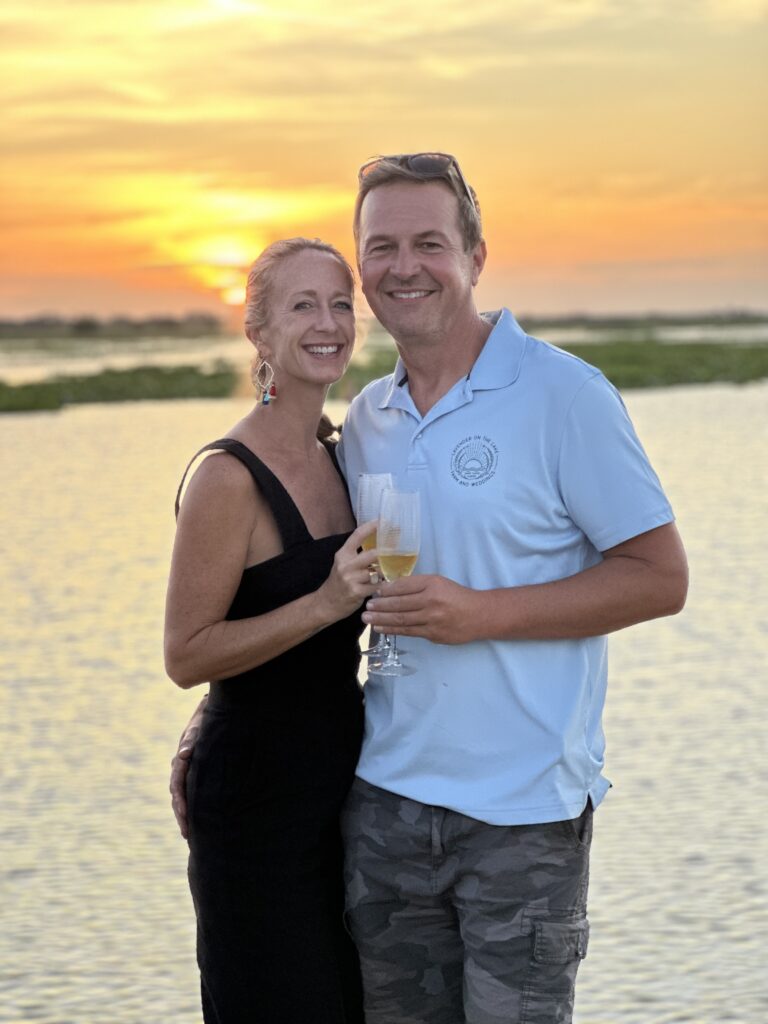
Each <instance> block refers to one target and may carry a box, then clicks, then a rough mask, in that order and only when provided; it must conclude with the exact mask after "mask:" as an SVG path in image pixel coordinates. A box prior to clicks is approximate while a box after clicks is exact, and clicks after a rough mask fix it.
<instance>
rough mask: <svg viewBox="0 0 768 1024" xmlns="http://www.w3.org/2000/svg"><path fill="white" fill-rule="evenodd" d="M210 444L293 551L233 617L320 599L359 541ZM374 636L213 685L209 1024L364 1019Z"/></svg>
mask: <svg viewBox="0 0 768 1024" xmlns="http://www.w3.org/2000/svg"><path fill="white" fill-rule="evenodd" d="M326 447H327V448H328V450H329V454H330V455H331V457H332V458H333V460H334V464H336V462H335V456H334V455H333V450H332V447H331V446H330V445H326ZM207 449H223V450H225V451H227V452H229V453H230V454H232V455H234V456H236V457H237V458H238V459H240V460H241V462H243V463H244V465H245V466H246V467H247V468H248V470H249V471H250V472H251V474H252V476H253V478H254V481H255V483H256V486H257V487H258V488H259V490H260V492H261V494H262V495H263V497H264V498H265V499H266V501H267V503H268V504H269V507H270V509H271V510H272V514H273V515H274V518H275V522H276V523H277V526H278V528H279V530H280V535H281V538H282V542H283V553H282V554H280V555H277V556H275V557H274V558H270V559H268V560H267V561H266V562H261V563H259V564H258V565H254V566H251V567H249V568H247V569H245V571H244V572H243V576H242V580H241V582H240V586H239V588H238V590H237V593H236V594H235V597H234V600H233V602H232V607H231V608H230V610H229V613H228V615H227V618H228V619H242V618H250V617H251V616H254V615H260V614H262V613H264V612H267V611H270V610H272V609H273V608H277V607H279V606H280V605H283V604H286V603H287V602H289V601H292V600H294V599H296V598H298V597H300V596H302V595H303V594H307V593H309V592H310V591H312V590H315V589H316V588H317V587H318V586H319V585H320V584H321V583H322V582H323V580H325V579H326V577H327V576H328V573H329V572H330V569H331V565H332V562H333V556H334V554H335V552H336V551H337V549H338V548H339V547H341V545H342V544H343V543H344V541H345V540H346V538H347V536H348V534H340V535H335V536H331V537H324V538H320V539H318V540H314V539H313V538H312V537H311V536H310V534H309V531H308V530H307V527H306V525H305V523H304V520H303V519H302V517H301V515H300V513H299V511H298V509H297V508H296V505H295V504H294V502H293V500H292V499H291V497H290V495H289V494H288V492H287V491H286V490H285V488H284V487H283V485H282V484H281V483H280V481H279V480H278V479H277V477H275V476H274V474H273V473H272V472H271V471H270V470H269V469H268V468H267V467H266V466H265V465H264V463H262V462H261V461H260V460H259V459H258V458H257V457H256V456H255V455H254V454H253V452H251V451H250V449H248V448H246V447H245V446H244V445H242V444H241V443H240V442H238V441H235V440H233V439H231V438H225V439H223V440H221V441H216V442H214V443H213V444H211V445H207V446H206V448H204V449H202V450H203V451H205V450H207ZM198 454H199V453H198ZM336 468H337V469H338V466H337V467H336ZM362 628H363V627H362V623H361V621H360V615H359V613H356V614H355V615H352V616H350V617H349V618H347V619H344V620H342V621H340V622H337V623H334V624H333V625H332V626H329V627H328V628H327V629H324V630H322V631H321V632H319V633H317V634H316V635H315V636H313V637H311V638H310V639H309V640H307V641H305V642H304V643H301V644H299V645H297V646H296V647H293V648H291V649H290V650H288V651H286V652H285V653H284V654H282V655H280V656H279V657H277V658H274V659H273V660H272V661H269V662H267V663H265V664H263V665H260V666H259V667H258V668H255V669H253V670H252V671H249V672H243V673H242V674H241V675H238V676H235V677H232V678H229V679H223V680H221V681H218V682H213V683H212V684H211V688H210V698H209V701H208V705H207V707H206V710H205V714H204V718H203V724H202V728H201V732H200V737H199V739H198V742H197V744H196V745H195V748H194V752H193V755H192V760H191V765H190V770H189V776H188V783H187V797H188V814H189V849H190V855H189V884H190V889H191V891H192V898H193V901H194V904H195V912H196V915H197V956H198V964H199V966H200V974H201V988H202V1001H203V1015H204V1019H205V1024H261V1022H263V1024H362V1022H363V1009H362V991H361V985H360V976H359V967H358V963H357V954H356V951H355V949H354V946H353V945H352V942H351V939H350V938H349V936H348V934H347V932H346V930H345V928H344V921H343V907H344V894H343V883H342V847H341V837H340V833H339V824H338V818H339V812H340V810H341V805H342V802H343V801H344V798H345V796H346V793H347V790H348V789H349V786H350V784H351V782H352V778H353V775H354V771H355V766H356V764H357V758H358V754H359V752H360V743H361V740H362V731H363V703H362V694H361V690H360V686H359V684H358V680H357V669H358V663H359V653H358V644H357V640H358V637H359V635H360V633H361V632H362Z"/></svg>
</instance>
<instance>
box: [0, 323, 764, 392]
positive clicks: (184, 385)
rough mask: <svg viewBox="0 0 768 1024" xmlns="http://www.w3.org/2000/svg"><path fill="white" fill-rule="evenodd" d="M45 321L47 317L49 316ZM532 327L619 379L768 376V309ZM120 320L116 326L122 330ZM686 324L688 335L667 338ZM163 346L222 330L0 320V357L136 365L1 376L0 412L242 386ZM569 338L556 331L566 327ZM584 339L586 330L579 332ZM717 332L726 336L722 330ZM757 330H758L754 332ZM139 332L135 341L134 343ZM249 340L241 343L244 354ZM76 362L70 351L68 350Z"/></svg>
mask: <svg viewBox="0 0 768 1024" xmlns="http://www.w3.org/2000/svg"><path fill="white" fill-rule="evenodd" d="M46 323H47V326H46ZM524 326H525V328H526V330H528V331H529V332H530V333H531V334H533V335H535V336H537V337H540V338H544V339H546V338H547V336H548V333H549V332H550V331H551V332H552V333H553V334H555V335H556V336H557V332H559V334H560V336H561V340H560V341H559V345H560V347H561V348H564V349H566V350H567V351H569V352H571V353H573V355H575V356H578V357H579V358H581V359H584V360H586V361H587V362H588V363H591V364H592V365H594V366H597V367H599V368H600V369H601V370H602V371H603V372H604V373H605V375H606V376H607V377H608V379H609V380H611V381H612V382H613V383H614V384H615V385H616V386H617V387H618V388H619V389H625V388H643V387H665V386H669V385H676V384H709V383H714V382H730V383H734V384H744V383H747V382H748V381H754V380H760V379H763V378H766V377H768V316H766V315H758V314H748V313H746V314H738V313H736V314H727V315H726V314H723V315H722V316H710V317H697V318H685V317H645V318H632V317H613V318H609V317H568V318H556V319H547V320H542V319H538V320H533V319H527V320H525V321H524ZM750 327H754V328H756V332H755V335H754V338H753V339H752V340H749V341H742V340H739V339H740V335H739V334H738V333H734V328H736V329H737V331H738V330H742V331H743V330H744V329H747V330H749V329H750ZM118 328H119V330H118ZM681 328H682V329H684V332H685V334H686V339H685V341H679V340H673V339H674V337H675V335H674V332H675V331H678V333H680V329H681ZM161 331H162V342H163V347H164V348H166V350H167V346H168V345H173V344H174V342H175V344H176V345H177V346H178V347H177V349H176V350H177V351H178V352H179V353H180V358H184V359H185V360H188V359H189V357H190V354H189V352H186V353H185V350H184V347H183V346H184V339H189V338H200V337H207V338H211V339H213V340H214V341H215V339H216V338H217V337H226V336H225V335H224V333H223V330H222V327H221V325H220V324H219V323H218V322H217V321H216V320H215V318H212V317H206V316H202V315H194V316H192V317H187V318H183V319H182V320H180V321H173V320H171V319H169V318H156V319H154V320H150V321H127V320H121V321H115V320H112V321H96V320H93V319H90V318H81V319H80V320H79V321H74V322H71V323H70V322H67V321H62V320H58V319H56V318H49V320H45V318H37V319H36V320H34V321H27V322H25V324H24V325H21V326H20V325H19V324H18V323H17V324H10V323H8V322H2V321H0V357H2V354H3V353H4V352H6V353H14V354H16V355H18V353H19V352H25V351H26V352H29V353H35V354H36V355H37V356H40V355H41V354H48V355H54V354H56V355H66V353H67V352H73V353H75V352H77V353H80V354H83V353H87V352H89V351H92V352H98V351H100V350H102V349H103V346H104V345H105V344H108V345H110V346H113V350H114V346H115V345H118V346H119V347H120V349H122V350H123V351H127V352H131V351H132V350H133V352H134V355H135V360H136V363H137V365H135V366H133V367H131V368H129V369H102V370H99V371H97V372H93V373H90V374H80V375H74V374H72V375H70V374H69V373H67V374H58V375H55V376H49V377H47V378H46V379H44V380H39V381H35V382H29V383H15V384H11V383H7V382H3V381H2V369H1V368H0V412H22V411H33V410H45V409H60V408H62V407H64V406H66V405H72V404H79V403H83V402H126V401H139V400H145V399H152V400H157V399H167V398H227V397H230V396H232V395H233V394H235V393H239V392H242V390H243V381H244V379H245V378H246V377H247V372H248V367H247V363H246V362H243V363H242V364H240V363H238V364H236V363H234V362H230V361H227V360H224V359H217V360H216V361H215V362H214V363H213V364H212V365H211V366H210V367H201V366H194V365H174V366H167V365H165V366H155V365H152V366H150V365H143V364H141V360H142V358H144V356H143V353H144V352H146V351H147V343H148V341H151V339H152V338H159V337H160V332H161ZM563 336H564V337H565V338H566V340H562V337H563ZM587 337H588V338H589V340H588V341H587V340H585V338H587ZM718 337H721V338H722V340H718ZM754 339H757V340H754ZM133 342H136V344H132V343H133ZM245 352H246V350H245V349H244V355H245ZM396 355H397V353H396V351H395V348H394V345H393V343H392V342H391V339H388V337H387V336H386V334H384V333H383V332H382V331H381V328H379V327H378V325H375V324H374V325H373V327H372V329H371V332H370V337H369V341H368V344H367V345H365V346H364V347H363V348H362V349H361V350H360V351H359V352H358V353H357V354H356V355H355V357H354V358H353V360H352V363H351V365H350V367H349V369H348V371H347V374H346V375H345V377H344V379H343V380H342V381H340V382H339V383H338V384H336V385H334V387H333V388H332V389H331V395H330V397H331V398H333V399H337V400H349V399H351V398H353V397H354V395H356V394H357V393H358V392H359V391H360V389H361V388H362V387H364V386H365V385H366V384H367V383H368V382H369V381H370V380H373V379H374V378H376V377H381V376H383V375H385V374H387V373H390V372H391V370H392V368H393V366H394V364H395V359H396ZM72 365H73V367H74V366H75V365H76V360H74V359H73V360H72Z"/></svg>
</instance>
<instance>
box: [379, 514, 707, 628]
mask: <svg viewBox="0 0 768 1024" xmlns="http://www.w3.org/2000/svg"><path fill="white" fill-rule="evenodd" d="M604 555H605V557H604V558H603V561H602V562H600V563H599V564H598V565H595V566H592V567H591V568H589V569H585V570H584V571H583V572H579V573H576V574H575V575H573V576H570V577H567V578H565V579H561V580H555V581H553V582H551V583H537V584H532V585H530V586H520V587H510V588H498V589H493V590H471V589H469V588H467V587H463V586H461V585H459V584H458V583H455V582H453V581H452V580H449V579H446V578H445V577H443V576H413V577H411V578H410V579H406V580H399V581H398V582H397V583H394V584H392V585H391V587H385V588H384V589H383V591H382V594H381V595H380V596H377V597H376V598H375V599H374V600H372V601H370V602H369V604H368V610H367V611H366V614H365V615H364V616H363V619H364V621H365V622H367V623H369V624H370V625H372V626H373V627H374V628H375V629H376V630H378V631H380V632H390V633H397V634H398V635H400V636H421V637H425V638H426V639H427V640H432V641H433V642H435V643H443V644H461V643H469V642H471V641H473V640H555V639H562V640H565V639H574V638H579V637H586V636H598V635H602V634H604V633H612V632H614V631H615V630H617V629H623V628H624V627H625V626H631V625H633V624H634V623H636V622H643V621H645V620H647V619H654V618H658V617H660V616H663V615H673V614H674V613H675V612H677V611H679V610H680V609H681V608H682V606H683V603H684V602H685V595H686V592H687V586H688V572H687V565H686V560H685V553H684V551H683V547H682V544H681V542H680V538H679V536H678V534H677V531H676V530H675V528H674V526H673V525H672V524H668V525H667V526H663V527H659V528H658V529H657V530H652V531H649V532H648V533H647V534H643V535H642V536H639V537H634V538H632V539H631V540H630V541H627V542H626V543H624V544H620V545H617V546H616V547H615V548H612V549H611V550H610V551H607V552H605V553H604Z"/></svg>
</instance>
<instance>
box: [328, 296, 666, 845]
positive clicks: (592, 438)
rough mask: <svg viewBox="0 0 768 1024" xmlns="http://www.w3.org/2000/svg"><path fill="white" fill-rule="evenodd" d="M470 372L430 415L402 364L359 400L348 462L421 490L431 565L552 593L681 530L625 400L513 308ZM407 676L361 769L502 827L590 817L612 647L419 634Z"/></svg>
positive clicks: (376, 681) (410, 640)
mask: <svg viewBox="0 0 768 1024" xmlns="http://www.w3.org/2000/svg"><path fill="white" fill-rule="evenodd" d="M490 319H491V321H492V322H493V324H494V326H493V330H492V331H491V334H490V335H489V337H488V339H487V341H486V343H485V346H484V348H483V349H482V351H481V353H480V355H479V356H478V358H477V361H476V362H475V365H474V366H473V368H472V370H471V372H470V373H469V375H468V376H467V377H466V378H462V379H461V380H459V381H457V382H456V384H455V385H454V387H453V388H451V390H450V391H448V393H447V394H445V395H444V396H443V397H442V398H441V399H440V400H439V401H438V402H437V403H436V404H435V406H433V408H431V409H430V410H429V411H428V412H427V413H426V414H425V415H424V416H421V414H420V413H419V411H418V410H417V409H416V407H415V405H414V404H413V401H412V400H411V396H410V393H409V390H408V383H407V374H406V371H405V368H404V366H403V364H402V363H401V362H400V361H398V364H397V366H396V368H395V372H394V373H393V374H392V375H391V376H389V377H386V378H383V379H381V380H377V381H374V382H373V383H371V384H369V385H368V386H367V387H366V388H365V389H364V390H363V391H362V392H361V394H360V395H358V396H357V398H355V400H354V401H353V402H352V405H351V406H350V409H349V412H348V415H347V419H346V422H345V425H344V431H343V437H342V443H341V445H340V450H339V455H340V460H341V463H342V466H343V467H344V469H345V473H346V477H347V480H348V483H349V486H350V491H351V494H352V500H353V502H354V499H355V492H356V481H357V478H358V475H359V474H360V473H384V472H389V473H392V474H393V475H394V478H395V481H396V486H397V487H399V488H402V489H405V490H417V491H419V492H420V494H421V505H422V545H421V550H420V552H419V559H418V562H417V565H416V569H415V572H416V573H435V574H438V575H441V576H446V577H448V578H449V579H451V580H455V581H456V582H457V583H460V584H462V585H464V586H467V587H472V588H474V589H477V590H486V589H491V588H498V587H518V586H524V585H526V584H533V583H546V582H549V581H552V580H558V579H562V578H564V577H567V576H572V575H574V574H575V573H577V572H580V571H581V570H583V569H586V568H588V567H589V566H592V565H595V564H597V563H598V562H599V561H600V560H601V558H602V556H601V554H600V552H601V551H604V550H606V549H607V548H611V547H613V546H615V545H616V544H620V543H622V542H623V541H626V540H629V539H630V538H631V537H635V536H637V535H638V534H641V533H645V532H646V531H648V530H652V529H654V528H655V527H658V526H662V525H663V524H665V523H668V522H671V521H672V519H673V514H672V510H671V508H670V505H669V502H668V501H667V499H666V497H665V496H664V493H663V491H662V489H661V485H660V484H659V481H658V478H657V477H656V474H655V473H654V471H653V469H652V468H651V466H650V463H649V462H648V459H647V457H646V455H645V452H644V451H643V448H642V446H641V444H640V442H639V440H638V438H637V435H636V434H635V431H634V429H633V427H632V424H631V422H630V420H629V417H628V415H627V412H626V409H625V408H624V404H623V402H622V400H621V397H620V396H619V394H618V392H617V391H616V389H615V388H613V386H612V385H611V384H609V383H608V381H607V380H606V379H605V377H604V376H603V375H602V374H601V373H600V371H599V370H597V369H596V368H595V367H593V366H590V365H589V364H587V363H585V362H583V361H582V360H580V359H577V358H576V357H574V356H572V355H570V354H568V353H566V352H563V351H562V350H560V349H558V348H555V347H554V346H552V345H548V344H546V343H545V342H541V341H538V340H537V339H535V338H532V337H530V336H528V335H526V334H525V333H524V332H523V331H522V329H521V328H520V327H519V325H518V324H517V322H516V321H515V319H514V317H513V316H512V314H511V313H510V312H509V311H508V310H503V311H502V312H501V313H500V314H499V313H497V314H493V315H491V316H490ZM401 646H402V647H403V649H404V651H406V652H407V654H404V660H405V661H406V662H407V663H408V664H409V665H410V666H411V667H412V668H414V669H415V673H414V674H412V675H406V676H401V677H391V676H389V677H385V676H377V675H376V674H375V672H374V671H371V672H370V674H369V678H368V681H367V683H366V686H365V705H366V728H365V739H364V742H363V750H362V755H361V758H360V763H359V766H358V774H359V775H360V776H361V777H362V778H364V779H365V780H366V781H368V782H370V783H372V784H373V785H375V786H379V787H381V788H382V789H386V790H389V791H391V792H393V793H398V794H400V795H402V796H406V797H409V798H411V799H414V800H419V801H421V802H423V803H427V804H434V805H439V806H443V807H448V808H451V809H452V810H456V811H459V812H461V813H462V814H466V815H468V816H469V817H472V818H476V819H478V820H480V821H486V822H489V823H491V824H498V825H512V824H525V823H533V822H545V821H557V820H561V819H565V818H573V817H576V816H577V815H578V814H580V813H581V811H582V810H583V808H584V805H585V803H586V800H587V797H588V796H589V797H591V798H592V802H593V804H594V805H595V806H597V804H599V803H600V801H601V800H602V798H603V797H604V795H605V793H606V790H607V789H608V786H609V783H608V781H607V780H606V779H605V778H604V777H603V775H602V768H603V758H604V747H605V744H604V738H603V731H602V726H601V715H602V709H603V704H604V700H605V689H606V639H605V637H589V638H586V639H577V640H571V639H569V640H492V641H485V640H484V641H475V642H472V643H467V644H461V645H444V644H434V643H431V642H430V641H428V640H423V639H420V638H414V637H406V638H404V639H403V640H402V644H401Z"/></svg>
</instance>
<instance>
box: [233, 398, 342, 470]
mask: <svg viewBox="0 0 768 1024" xmlns="http://www.w3.org/2000/svg"><path fill="white" fill-rule="evenodd" d="M327 390H328V389H327V388H325V387H323V388H321V389H319V390H318V389H316V388H313V389H312V390H311V391H309V390H305V389H297V388H294V387H292V388H290V389H289V392H288V393H283V394H281V392H280V388H279V386H278V390H277V395H276V396H275V398H274V399H272V400H271V401H270V402H269V404H267V405H264V404H262V403H261V402H260V403H259V404H258V405H256V406H255V407H254V408H253V409H252V410H251V412H249V413H248V415H247V416H246V417H245V418H244V419H243V420H242V421H241V424H238V426H240V425H242V427H243V428H244V430H246V431H247V432H248V433H249V434H250V433H251V432H252V434H253V438H254V441H256V442H257V443H258V446H259V447H260V448H262V449H264V448H266V447H268V448H270V449H273V450H274V451H275V452H278V453H279V452H283V453H285V454H291V455H295V456H302V455H303V456H305V457H307V458H308V457H310V456H311V455H313V454H315V452H316V451H317V425H318V423H319V422H320V417H321V416H322V413H323V405H324V403H325V397H326V393H327Z"/></svg>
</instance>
